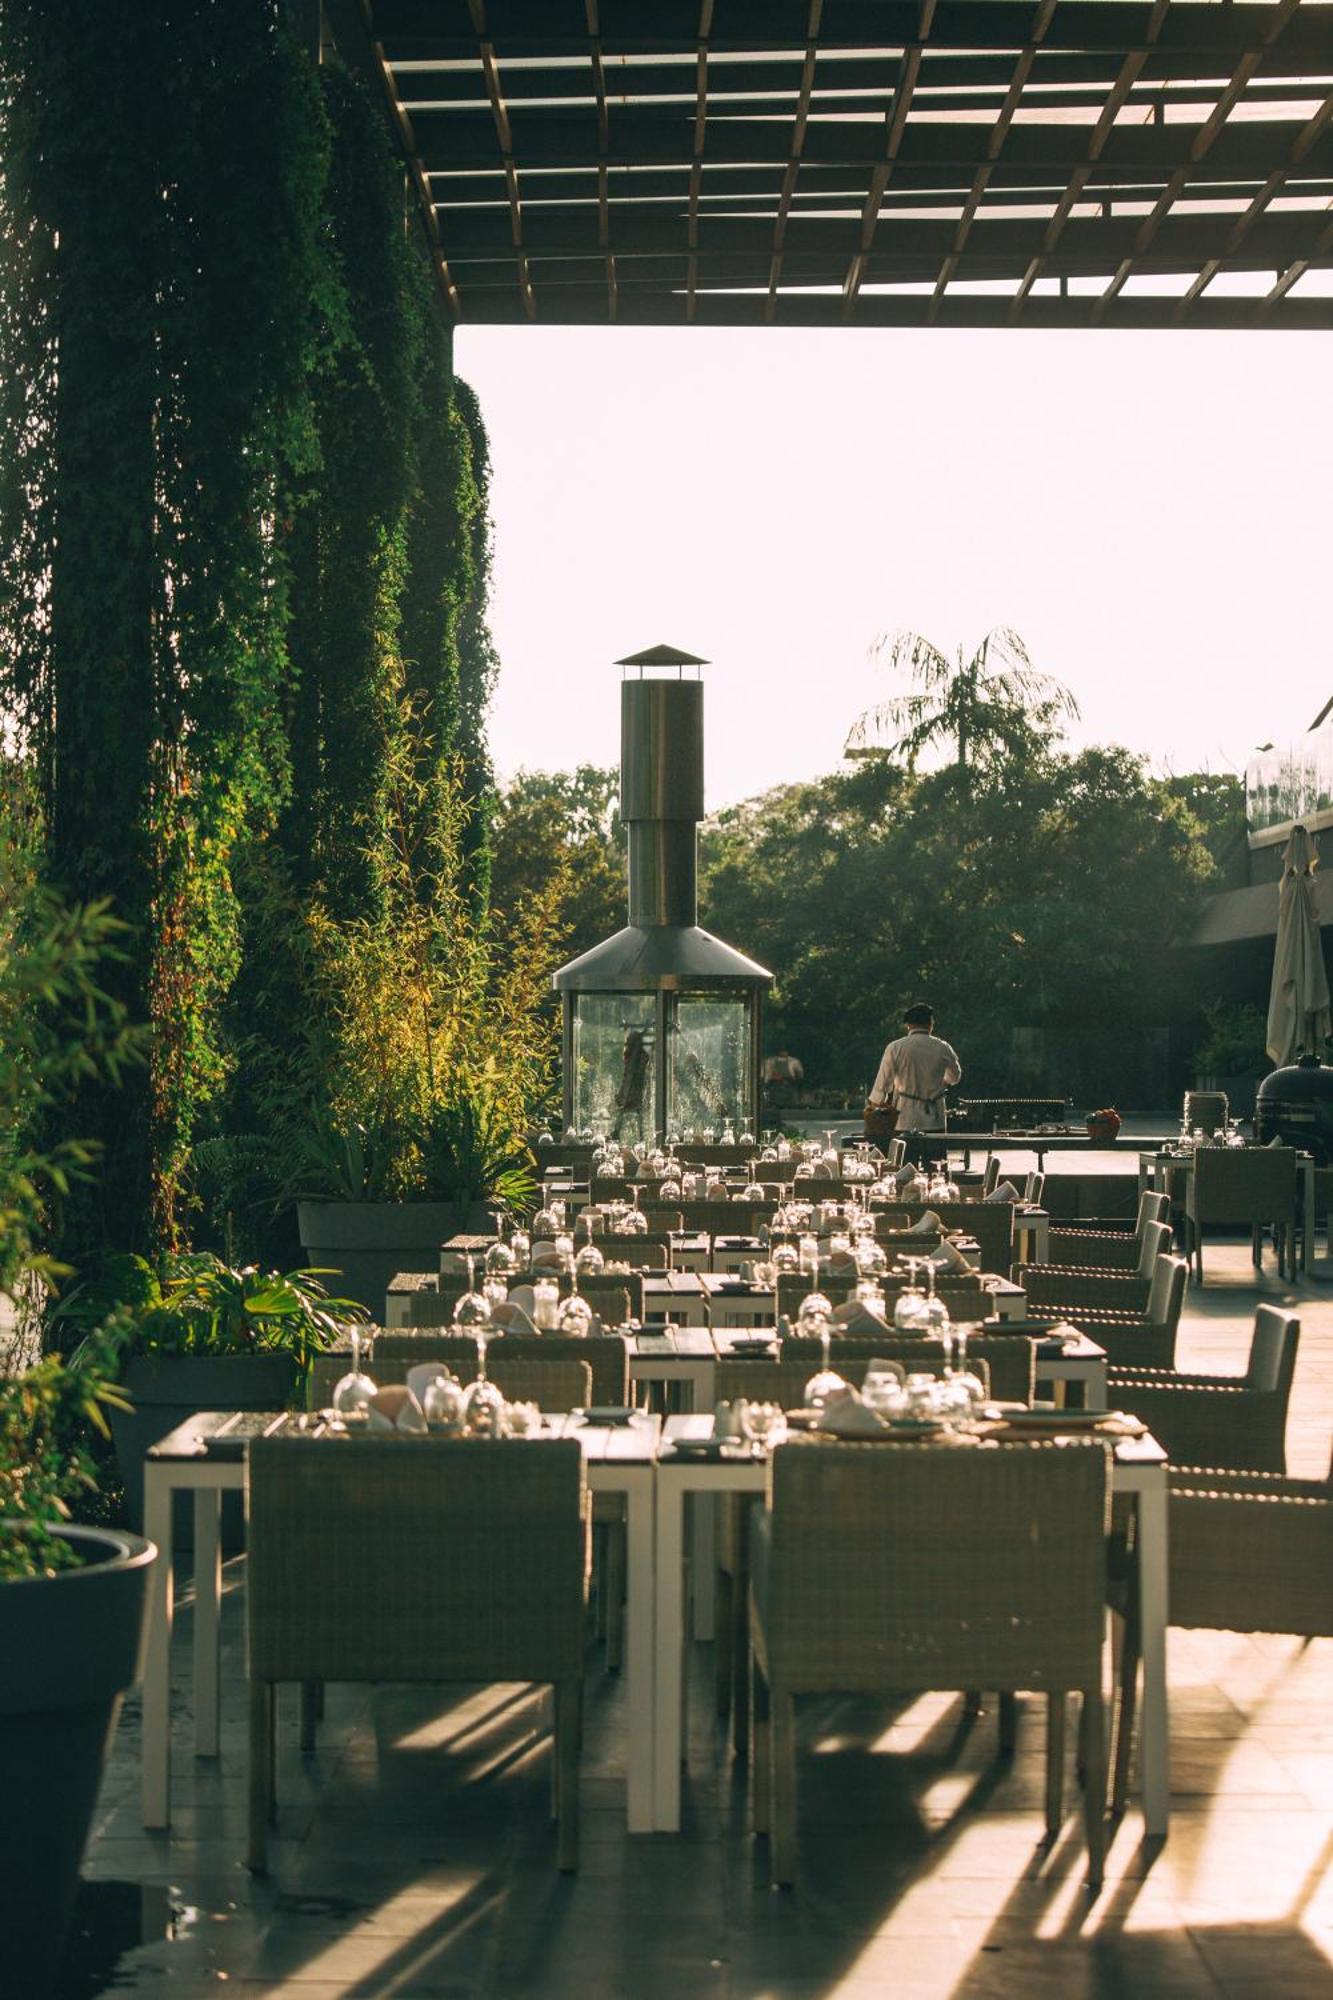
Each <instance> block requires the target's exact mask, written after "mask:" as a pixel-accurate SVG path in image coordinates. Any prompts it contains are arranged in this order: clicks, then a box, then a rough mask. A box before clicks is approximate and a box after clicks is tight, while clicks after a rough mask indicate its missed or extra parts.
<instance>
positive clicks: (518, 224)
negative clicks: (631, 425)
mask: <svg viewBox="0 0 1333 2000" xmlns="http://www.w3.org/2000/svg"><path fill="white" fill-rule="evenodd" d="M468 13H469V14H470V15H471V17H472V27H473V31H474V33H475V34H476V37H477V55H478V57H479V58H480V61H481V70H482V75H483V77H484V78H485V82H486V95H487V97H488V98H489V99H490V105H491V116H492V119H493V121H494V124H495V138H496V143H497V145H498V146H499V149H500V160H501V164H502V165H503V168H504V177H505V192H506V194H507V195H508V198H509V227H510V231H511V233H512V236H513V244H514V270H515V273H516V275H517V278H518V289H519V296H520V297H521V298H522V300H523V310H524V312H525V313H526V314H527V316H528V318H529V319H530V320H531V319H536V317H537V304H536V300H535V298H534V296H533V291H532V273H531V270H530V269H529V265H528V258H527V254H526V252H525V250H524V248H523V202H522V198H521V195H520V192H519V184H518V164H517V162H516V160H515V158H514V134H513V129H512V127H511V125H510V122H509V109H508V106H507V105H506V103H505V98H504V91H503V89H502V88H501V85H500V60H499V57H498V56H497V55H496V52H495V44H494V42H493V41H492V40H491V38H490V36H489V35H488V34H487V31H486V6H485V0H468Z"/></svg>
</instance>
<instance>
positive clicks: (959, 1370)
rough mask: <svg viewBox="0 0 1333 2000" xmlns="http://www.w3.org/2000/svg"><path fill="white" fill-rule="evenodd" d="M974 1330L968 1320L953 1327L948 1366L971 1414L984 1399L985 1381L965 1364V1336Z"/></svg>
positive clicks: (972, 1324)
mask: <svg viewBox="0 0 1333 2000" xmlns="http://www.w3.org/2000/svg"><path fill="white" fill-rule="evenodd" d="M975 1330H976V1329H975V1322H973V1321H969V1320H960V1321H959V1322H958V1324H957V1325H956V1326H955V1327H954V1329H953V1356H952V1360H951V1362H950V1366H949V1373H950V1376H951V1378H952V1380H953V1381H954V1382H956V1383H957V1384H958V1385H959V1386H960V1387H961V1388H962V1389H963V1390H964V1391H965V1392H966V1395H967V1400H968V1405H969V1410H970V1413H971V1414H972V1415H975V1414H976V1412H977V1411H978V1410H979V1409H980V1408H981V1406H982V1404H983V1403H984V1402H985V1400H986V1385H985V1383H984V1382H983V1381H982V1380H981V1377H980V1376H979V1375H977V1374H976V1373H975V1372H974V1371H973V1370H972V1369H971V1368H969V1367H968V1365H967V1338H968V1335H969V1334H970V1333H973V1332H975Z"/></svg>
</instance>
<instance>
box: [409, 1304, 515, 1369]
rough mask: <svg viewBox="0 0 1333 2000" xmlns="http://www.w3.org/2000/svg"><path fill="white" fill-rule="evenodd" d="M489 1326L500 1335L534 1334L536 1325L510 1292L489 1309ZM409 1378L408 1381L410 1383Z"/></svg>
mask: <svg viewBox="0 0 1333 2000" xmlns="http://www.w3.org/2000/svg"><path fill="white" fill-rule="evenodd" d="M515 1289H516V1290H518V1291H524V1292H527V1291H531V1289H532V1287H531V1286H530V1285H520V1286H516V1287H515ZM491 1324H492V1326H498V1327H499V1328H500V1330H501V1332H502V1333H535V1332H536V1331H537V1327H536V1323H535V1321H534V1320H533V1317H532V1314H531V1313H530V1312H528V1310H527V1309H526V1307H525V1306H524V1305H523V1304H522V1303H521V1302H520V1301H519V1300H518V1299H516V1298H515V1297H514V1293H513V1292H511V1293H510V1294H509V1297H508V1298H507V1299H501V1301H500V1303H499V1305H498V1306H492V1307H491ZM411 1379H412V1378H411V1376H409V1377H408V1380H409V1381H411Z"/></svg>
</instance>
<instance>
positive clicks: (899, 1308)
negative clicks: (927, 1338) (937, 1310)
mask: <svg viewBox="0 0 1333 2000" xmlns="http://www.w3.org/2000/svg"><path fill="white" fill-rule="evenodd" d="M903 1262H904V1264H905V1265H906V1267H907V1283H906V1285H905V1286H904V1287H903V1289H902V1291H901V1292H900V1293H899V1294H898V1297H897V1299H896V1300H895V1301H894V1307H893V1323H894V1325H895V1326H896V1327H897V1328H898V1331H899V1332H900V1333H926V1332H928V1331H929V1327H928V1324H927V1321H928V1317H929V1314H928V1308H927V1306H926V1295H925V1293H924V1292H923V1291H922V1289H921V1287H920V1285H919V1284H918V1283H917V1271H918V1269H919V1266H920V1259H919V1258H917V1257H906V1258H904V1260H903Z"/></svg>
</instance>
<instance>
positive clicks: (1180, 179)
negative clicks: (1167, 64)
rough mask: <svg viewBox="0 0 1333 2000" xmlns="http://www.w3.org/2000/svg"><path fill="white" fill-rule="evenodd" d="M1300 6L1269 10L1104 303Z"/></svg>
mask: <svg viewBox="0 0 1333 2000" xmlns="http://www.w3.org/2000/svg"><path fill="white" fill-rule="evenodd" d="M1299 5H1300V0H1278V4H1277V5H1276V6H1274V7H1272V8H1270V9H1269V20H1268V24H1267V26H1266V29H1265V32H1264V38H1263V42H1262V44H1261V45H1260V46H1259V47H1258V48H1252V49H1249V50H1247V52H1246V53H1245V54H1244V55H1243V56H1242V57H1241V59H1240V61H1239V62H1238V63H1237V64H1236V67H1235V69H1234V70H1233V71H1232V73H1231V80H1230V82H1229V83H1228V84H1227V87H1226V89H1225V90H1224V91H1223V92H1222V95H1221V96H1220V97H1219V98H1218V100H1217V103H1216V104H1215V105H1214V107H1213V110H1212V112H1211V113H1210V115H1209V117H1208V118H1207V119H1206V120H1205V122H1204V124H1203V125H1202V126H1201V127H1200V128H1199V130H1198V131H1197V132H1196V133H1195V135H1194V138H1193V139H1192V140H1191V141H1190V147H1189V152H1188V155H1187V157H1186V159H1185V160H1184V162H1183V163H1182V164H1181V165H1180V166H1179V167H1177V168H1176V170H1175V172H1174V173H1173V174H1172V176H1171V178H1170V180H1169V181H1168V182H1167V184H1166V186H1165V188H1164V189H1163V190H1162V193H1161V195H1160V196H1159V198H1158V200H1157V202H1156V203H1155V204H1154V207H1153V211H1152V214H1151V215H1149V216H1148V218H1147V220H1146V221H1145V222H1144V224H1143V227H1142V228H1141V229H1140V231H1139V234H1138V238H1137V240H1136V242H1135V246H1134V253H1133V255H1132V256H1129V257H1126V258H1124V259H1123V260H1122V261H1121V262H1120V263H1119V264H1118V265H1117V266H1116V269H1115V274H1114V276H1113V277H1112V279H1111V282H1110V284H1109V285H1108V286H1107V287H1106V291H1105V293H1104V294H1103V297H1104V298H1105V299H1106V300H1108V301H1109V300H1111V299H1113V298H1114V297H1115V296H1116V294H1117V293H1118V292H1120V291H1122V290H1123V289H1124V287H1125V285H1126V284H1127V283H1128V281H1129V278H1130V276H1131V274H1132V272H1133V269H1134V258H1135V257H1137V256H1138V255H1139V254H1140V253H1141V252H1142V251H1144V250H1146V249H1147V248H1148V246H1149V244H1150V243H1151V242H1152V240H1153V237H1154V236H1155V235H1156V233H1157V230H1158V229H1159V228H1160V227H1161V224H1162V222H1163V220H1164V219H1165V217H1166V216H1167V215H1168V214H1169V213H1170V211H1171V207H1172V205H1173V203H1174V202H1175V201H1176V200H1177V199H1178V197H1179V196H1180V194H1181V193H1182V192H1183V190H1184V189H1185V188H1186V187H1187V186H1188V185H1189V181H1190V176H1191V174H1192V172H1193V170H1194V168H1195V167H1196V166H1198V165H1199V164H1200V162H1201V161H1202V160H1204V159H1205V158H1206V157H1207V155H1208V153H1209V151H1210V150H1211V148H1212V147H1213V145H1214V143H1215V142H1216V140H1217V138H1218V136H1219V134H1220V133H1221V131H1222V129H1223V127H1224V126H1225V124H1226V122H1227V120H1228V118H1229V117H1230V116H1231V113H1232V112H1233V111H1234V109H1235V107H1236V105H1237V104H1238V103H1239V101H1240V99H1241V96H1242V95H1243V93H1244V90H1245V86H1246V85H1247V84H1248V82H1249V80H1250V78H1251V77H1252V76H1253V75H1254V73H1255V71H1256V70H1257V69H1258V67H1259V64H1260V62H1261V61H1262V59H1263V53H1264V48H1266V47H1267V45H1268V44H1269V43H1270V42H1275V41H1276V40H1277V39H1278V36H1279V35H1280V34H1281V33H1282V30H1283V29H1284V28H1285V27H1286V25H1287V23H1288V22H1289V21H1290V20H1291V18H1292V15H1293V14H1294V13H1295V12H1296V9H1297V7H1299Z"/></svg>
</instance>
